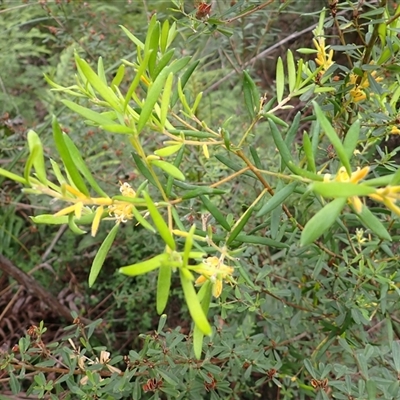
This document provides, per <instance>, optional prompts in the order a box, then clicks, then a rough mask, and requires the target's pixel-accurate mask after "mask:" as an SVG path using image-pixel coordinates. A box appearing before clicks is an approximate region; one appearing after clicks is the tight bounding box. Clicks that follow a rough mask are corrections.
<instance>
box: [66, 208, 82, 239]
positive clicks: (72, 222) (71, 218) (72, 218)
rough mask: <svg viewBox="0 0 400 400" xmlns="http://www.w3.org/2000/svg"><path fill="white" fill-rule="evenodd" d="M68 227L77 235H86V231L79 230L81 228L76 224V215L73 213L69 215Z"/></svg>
mask: <svg viewBox="0 0 400 400" xmlns="http://www.w3.org/2000/svg"><path fill="white" fill-rule="evenodd" d="M68 226H69V229H70V230H71V231H72V232H73V233H75V234H76V235H84V234H85V233H86V231H84V230H83V229H81V228H79V226H78V225H77V224H76V222H75V215H74V214H73V213H72V214H69V215H68Z"/></svg>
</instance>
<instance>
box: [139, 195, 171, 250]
mask: <svg viewBox="0 0 400 400" xmlns="http://www.w3.org/2000/svg"><path fill="white" fill-rule="evenodd" d="M143 196H144V199H145V200H146V204H147V209H148V210H149V213H150V216H151V218H152V219H153V222H154V225H155V226H156V228H157V230H158V233H159V234H160V236H161V237H162V239H163V240H164V242H165V244H166V245H167V246H168V247H169V248H170V249H171V250H175V248H176V245H175V241H174V238H173V236H172V234H171V232H170V230H169V228H168V225H167V224H166V222H165V221H164V218H163V217H162V216H161V214H160V212H159V211H158V209H157V207H156V206H155V204H154V203H153V200H152V199H151V197H150V196H149V194H148V193H147V192H145V191H143Z"/></svg>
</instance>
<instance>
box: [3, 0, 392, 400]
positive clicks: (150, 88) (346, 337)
mask: <svg viewBox="0 0 400 400" xmlns="http://www.w3.org/2000/svg"><path fill="white" fill-rule="evenodd" d="M247 3H249V4H247ZM267 3H268V4H267ZM270 3H272V2H265V3H263V4H264V5H263V6H261V5H251V4H250V2H245V1H237V2H235V1H233V2H231V5H230V6H229V4H228V3H226V9H225V10H223V11H221V10H218V11H215V12H214V11H213V10H212V9H211V8H210V5H209V4H206V3H204V2H203V3H201V2H200V3H199V4H198V6H197V8H196V9H194V10H192V11H189V12H188V10H187V9H185V8H184V4H183V2H178V1H175V2H173V8H174V12H175V13H176V12H180V14H179V15H180V19H177V20H175V22H172V19H171V20H169V19H165V20H164V21H160V20H159V19H158V17H157V15H156V14H154V15H153V16H152V17H151V19H150V22H149V24H148V29H147V33H146V35H145V36H144V37H140V36H139V35H136V34H134V33H133V32H132V31H131V30H130V29H128V28H126V27H123V26H122V27H121V32H122V33H121V35H122V34H123V35H125V36H126V37H127V38H129V39H130V41H131V42H132V43H133V45H134V46H135V48H136V53H135V57H134V59H132V58H131V59H129V60H128V59H123V60H122V61H121V63H120V64H119V66H118V68H117V70H116V72H115V74H113V76H109V75H108V74H107V73H106V70H107V66H105V65H104V61H103V58H99V59H98V61H97V65H90V64H89V63H88V62H87V61H86V60H85V58H84V57H83V56H82V55H81V52H80V51H79V50H77V51H75V56H74V57H75V65H76V80H75V83H74V84H73V85H70V86H68V87H64V86H62V85H61V84H60V83H59V82H57V81H54V80H53V79H52V78H51V77H49V76H48V77H47V81H48V83H49V84H50V85H51V87H52V89H53V90H54V91H57V92H58V93H61V95H62V97H63V98H62V100H61V101H62V103H63V105H64V106H65V107H66V108H67V109H69V110H70V111H71V112H72V113H74V114H76V115H77V116H78V117H79V118H80V119H81V120H82V121H84V122H85V123H86V124H87V125H89V126H92V127H95V128H96V129H101V130H102V131H104V132H107V134H108V135H114V136H116V137H118V138H120V141H121V142H123V143H124V146H125V147H126V146H130V147H129V148H130V151H129V152H130V156H129V157H126V159H125V158H121V159H120V160H119V162H120V163H121V164H123V165H125V166H126V165H132V166H133V168H134V176H135V178H134V179H131V180H129V181H128V180H121V181H120V183H119V192H118V190H117V191H114V192H110V191H109V188H107V191H106V189H105V188H103V187H102V182H101V181H100V180H98V179H96V175H95V174H92V171H91V169H90V166H89V165H88V164H87V163H86V162H85V159H84V157H82V155H81V152H80V147H81V143H80V142H79V139H78V140H72V138H71V136H72V135H69V134H67V133H66V132H64V131H63V126H62V124H60V122H59V121H58V119H57V118H56V117H53V119H52V131H53V139H54V144H55V148H56V153H54V154H52V155H51V158H50V157H48V155H47V154H46V151H45V149H44V147H43V144H42V140H41V137H40V135H38V134H37V133H36V132H35V131H33V130H30V131H29V132H28V134H27V145H28V148H29V156H28V158H27V160H26V163H25V169H24V173H23V174H21V175H18V174H16V173H14V172H12V171H8V170H6V169H0V174H1V175H3V176H4V177H6V178H8V179H10V180H14V181H15V182H18V183H19V184H21V185H22V186H23V192H24V193H26V194H29V195H31V196H45V197H46V198H47V199H48V201H49V203H51V205H52V208H53V210H54V212H53V213H46V214H40V213H39V214H37V215H35V216H33V217H32V220H33V221H34V222H35V223H36V224H50V225H62V224H68V226H69V228H70V230H71V231H72V232H74V233H75V234H76V235H85V234H88V235H91V236H92V237H96V235H97V234H98V233H99V229H100V228H101V227H107V228H108V229H109V231H108V234H107V236H106V237H105V239H104V240H103V241H102V243H101V245H100V246H99V247H98V250H97V252H96V255H95V257H94V260H93V263H92V266H91V269H90V273H89V275H88V283H89V286H90V287H92V286H94V287H95V286H96V281H97V279H100V278H101V276H102V273H103V270H102V268H103V265H104V263H105V260H106V259H107V256H108V255H110V254H112V253H113V243H114V242H115V240H116V238H117V237H118V235H119V231H120V230H121V228H122V227H123V226H126V225H135V226H137V225H140V226H141V229H143V230H146V231H147V232H148V233H149V234H151V236H152V237H153V238H157V242H158V243H161V244H162V245H161V246H160V247H159V248H161V251H157V246H154V252H152V254H151V256H150V257H149V258H146V259H139V260H138V259H135V257H134V256H132V260H131V262H129V263H128V264H127V265H121V266H120V268H119V272H120V273H122V274H124V275H127V276H128V277H136V276H138V275H143V274H155V273H156V274H157V276H158V278H157V284H156V285H155V286H156V288H153V287H149V288H147V289H146V290H149V291H152V290H154V291H155V292H156V293H155V297H156V311H157V313H158V314H159V315H160V319H159V324H158V327H157V329H155V330H154V331H151V332H147V333H142V334H141V335H140V336H139V338H140V340H141V342H140V343H141V347H140V348H132V349H131V350H130V351H129V354H124V355H122V354H112V353H111V351H108V349H107V348H105V347H102V346H101V345H99V342H100V343H101V338H102V329H104V326H103V325H102V324H103V322H102V321H101V320H98V321H95V322H92V323H90V324H89V325H87V324H86V323H85V321H84V320H83V319H82V316H78V315H77V314H74V318H75V321H74V325H72V326H70V327H67V328H65V329H66V336H65V337H64V338H63V339H62V340H61V341H60V342H58V343H45V342H44V341H43V340H42V335H43V333H44V331H45V329H46V328H45V327H44V326H43V324H42V325H40V326H32V327H31V328H30V329H29V330H28V332H27V335H26V337H24V338H21V339H20V341H19V343H18V345H15V346H14V348H13V349H12V351H11V352H10V353H6V354H3V355H2V364H1V368H2V369H4V370H6V371H7V373H8V374H9V384H10V386H11V388H12V390H13V392H14V393H18V392H19V391H20V390H22V389H21V381H22V382H23V381H24V379H25V377H26V374H27V373H32V372H33V375H34V381H33V382H32V383H31V384H30V386H29V387H28V388H27V390H26V391H27V393H28V394H32V395H35V396H38V397H39V398H54V399H58V398H61V397H63V398H81V399H95V398H102V399H103V398H104V399H114V398H134V399H140V398H152V399H157V398H171V399H175V398H178V399H179V398H180V399H184V398H210V399H225V398H226V399H228V398H229V399H231V398H232V399H233V398H235V399H253V398H257V397H259V398H266V399H269V398H270V399H275V398H281V399H293V398H295V399H308V398H316V399H329V398H337V399H355V398H360V399H366V398H368V399H376V398H385V399H396V398H399V395H400V391H399V380H398V376H399V373H400V345H399V341H398V340H399V339H400V325H399V315H398V310H397V304H398V301H399V294H400V291H399V282H400V276H399V274H398V271H397V270H398V268H397V267H398V260H399V257H398V246H397V244H396V242H397V240H398V238H399V231H398V228H399V226H400V225H399V216H400V208H399V205H398V200H399V199H400V171H399V169H398V167H397V163H396V162H395V156H396V151H397V149H396V148H395V146H392V147H391V148H390V147H389V146H390V141H389V140H388V139H389V138H393V137H395V136H396V135H398V134H399V133H400V120H399V116H398V113H397V103H398V101H399V97H400V86H399V81H398V73H399V67H398V58H399V53H398V51H399V49H400V40H399V38H398V32H399V29H400V22H399V20H398V17H399V16H400V12H399V10H398V9H393V8H392V7H391V6H390V5H389V4H386V2H385V1H383V2H380V4H381V5H378V4H377V3H376V2H375V3H373V2H371V4H367V5H364V7H365V8H364V9H361V8H358V7H359V3H358V2H345V3H343V4H341V3H338V2H335V1H331V2H330V8H329V9H323V10H321V11H320V12H319V21H318V23H317V25H316V27H315V29H314V30H313V31H312V33H313V39H312V41H311V44H310V47H307V48H305V47H303V48H297V49H293V51H292V50H287V52H286V53H285V54H283V55H282V56H281V57H278V58H277V60H276V73H275V79H274V81H275V87H274V90H273V91H274V93H273V94H271V93H263V92H262V91H261V89H260V87H259V86H258V85H257V83H256V81H257V80H256V77H255V75H254V74H253V73H252V71H250V70H243V71H242V72H241V82H240V87H238V86H237V87H235V88H232V93H235V94H238V95H239V94H240V96H241V97H240V101H239V103H238V104H239V109H238V111H237V115H235V116H233V117H232V116H225V117H224V120H220V118H219V117H220V115H221V113H222V110H223V107H222V106H223V104H222V105H221V104H215V108H218V110H219V111H218V119H219V121H218V122H216V120H215V119H213V118H210V115H209V114H208V113H207V112H205V110H207V109H208V108H206V107H202V104H203V103H202V101H203V99H202V96H203V95H202V92H201V87H202V83H201V77H202V75H201V73H202V68H203V67H204V64H205V61H204V59H201V57H199V54H198V52H196V51H193V48H190V46H191V40H192V43H193V42H194V41H195V42H196V43H203V44H204V43H205V42H199V41H198V40H199V38H202V37H205V38H207V40H210V41H212V40H219V39H220V40H221V41H222V40H225V39H224V38H225V37H229V35H233V37H235V35H238V33H236V31H239V29H240V28H241V27H240V25H235V24H234V22H235V21H239V20H240V21H242V23H244V22H245V21H246V18H253V17H255V16H256V15H257V13H258V12H263V8H264V7H267V6H268V5H269V4H270ZM283 3H284V2H283ZM350 3H352V4H350ZM353 3H354V4H353ZM372 3H373V4H372ZM224 4H225V2H224ZM281 7H282V8H284V4H283V5H282V6H281ZM175 15H177V14H175ZM227 27H229V28H230V30H227ZM354 32H355V33H356V35H357V37H358V42H360V43H361V44H357V45H356V44H354V43H352V42H351V43H347V42H346V37H348V35H349V34H354ZM181 37H183V38H185V39H187V46H188V47H189V49H190V51H189V50H188V51H187V52H186V54H189V55H184V54H185V52H184V51H180V52H177V51H176V49H175V48H174V47H173V46H174V43H175V42H176V41H178V42H179V46H181V48H182V46H184V44H185V43H186V41H185V42H183V41H182V39H180V38H181ZM235 38H236V37H235ZM224 43H228V42H224ZM339 60H340V61H339ZM199 87H200V90H196V88H199ZM239 89H240V90H239ZM218 90H222V89H218V88H215V89H214V91H215V92H218ZM224 90H226V88H225V89H224ZM213 94H215V93H213ZM225 95H226V96H232V94H229V92H225ZM212 98H213V97H212V96H211V99H212ZM226 101H227V104H228V102H230V101H232V99H231V98H227V99H226ZM213 107H214V104H213V103H211V104H210V107H209V108H210V109H212V108H213ZM294 107H296V110H294ZM231 117H232V118H231ZM238 120H239V121H241V122H240V124H238V123H237V121H238ZM232 121H235V123H232ZM88 231H89V233H88ZM146 250H147V251H150V252H151V251H152V250H151V249H146ZM171 283H172V285H171ZM171 288H173V290H174V293H175V294H176V291H178V293H179V294H180V295H181V298H182V302H181V307H182V310H181V312H182V313H184V315H186V316H187V319H188V320H189V318H190V322H187V323H186V324H184V323H183V322H184V321H183V322H182V323H181V324H180V326H174V325H171V324H169V323H168V322H169V321H171V319H170V315H169V314H168V313H166V314H165V310H166V309H167V307H168V300H169V296H170V292H171V290H172V289H171ZM178 297H179V296H178ZM85 324H86V325H85ZM64 396H65V397H64Z"/></svg>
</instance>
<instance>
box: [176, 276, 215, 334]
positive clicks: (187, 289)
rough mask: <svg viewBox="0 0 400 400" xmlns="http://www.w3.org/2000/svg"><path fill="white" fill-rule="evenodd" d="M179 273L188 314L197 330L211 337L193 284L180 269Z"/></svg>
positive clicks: (209, 327) (208, 325) (209, 328)
mask: <svg viewBox="0 0 400 400" xmlns="http://www.w3.org/2000/svg"><path fill="white" fill-rule="evenodd" d="M179 271H180V277H181V284H182V289H183V294H184V295H185V300H186V304H187V306H188V309H189V313H190V315H191V317H192V319H193V321H194V323H195V325H196V326H197V327H198V329H200V331H201V332H202V333H203V334H204V335H211V326H210V324H209V322H208V320H207V317H206V316H205V314H204V311H203V308H202V306H201V304H200V301H199V299H198V297H197V293H196V290H195V289H194V287H193V283H192V281H191V280H190V279H188V278H186V276H185V274H184V273H183V272H182V269H180V270H179Z"/></svg>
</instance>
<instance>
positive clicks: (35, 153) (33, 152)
mask: <svg viewBox="0 0 400 400" xmlns="http://www.w3.org/2000/svg"><path fill="white" fill-rule="evenodd" d="M40 147H41V146H39V145H37V144H35V145H34V146H33V147H32V148H31V149H30V154H29V157H28V159H27V160H26V163H25V168H24V178H25V180H26V181H27V182H30V174H31V169H32V167H33V164H34V162H35V159H37V157H40Z"/></svg>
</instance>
